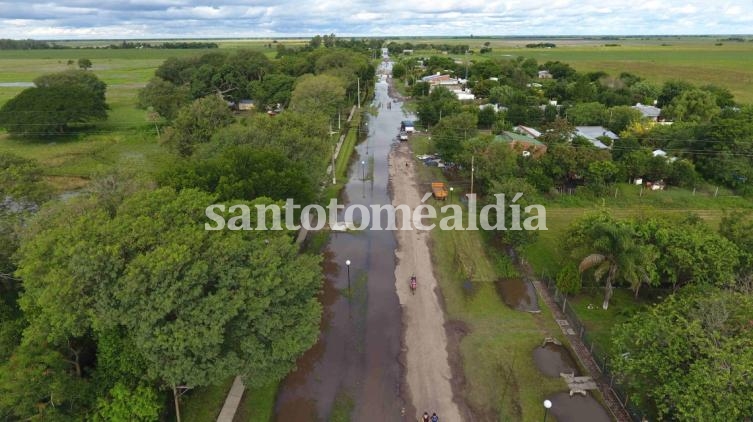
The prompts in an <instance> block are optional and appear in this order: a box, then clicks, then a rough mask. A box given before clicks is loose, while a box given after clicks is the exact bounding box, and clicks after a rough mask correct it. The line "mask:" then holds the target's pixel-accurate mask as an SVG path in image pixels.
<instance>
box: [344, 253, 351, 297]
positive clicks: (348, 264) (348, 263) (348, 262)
mask: <svg viewBox="0 0 753 422" xmlns="http://www.w3.org/2000/svg"><path fill="white" fill-rule="evenodd" d="M345 266H346V267H348V290H350V260H349V259H346V260H345Z"/></svg>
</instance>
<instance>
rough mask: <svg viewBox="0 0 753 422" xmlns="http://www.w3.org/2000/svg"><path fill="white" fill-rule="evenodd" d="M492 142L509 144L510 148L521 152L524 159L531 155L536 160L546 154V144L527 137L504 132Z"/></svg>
mask: <svg viewBox="0 0 753 422" xmlns="http://www.w3.org/2000/svg"><path fill="white" fill-rule="evenodd" d="M494 140H495V141H497V142H504V143H506V144H509V145H510V148H513V149H515V150H519V151H521V153H522V154H523V155H524V156H526V157H529V156H531V155H533V157H534V158H538V157H540V156H542V155H544V154H545V153H546V144H545V143H543V142H541V141H539V140H536V139H535V138H533V137H531V136H528V135H523V134H520V133H515V132H508V131H505V132H502V134H501V135H497V136H495V137H494Z"/></svg>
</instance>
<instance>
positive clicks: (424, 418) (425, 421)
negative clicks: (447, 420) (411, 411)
mask: <svg viewBox="0 0 753 422" xmlns="http://www.w3.org/2000/svg"><path fill="white" fill-rule="evenodd" d="M421 422H429V413H427V412H424V415H423V416H421Z"/></svg>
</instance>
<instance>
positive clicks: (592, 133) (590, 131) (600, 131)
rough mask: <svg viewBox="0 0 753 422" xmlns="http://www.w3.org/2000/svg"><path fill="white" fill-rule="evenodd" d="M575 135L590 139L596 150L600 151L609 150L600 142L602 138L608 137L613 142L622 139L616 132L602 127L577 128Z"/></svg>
mask: <svg viewBox="0 0 753 422" xmlns="http://www.w3.org/2000/svg"><path fill="white" fill-rule="evenodd" d="M575 134H576V135H578V136H582V137H584V138H586V139H588V140H589V141H590V142H591V143H592V144H593V145H594V146H595V147H596V148H599V149H607V148H609V147H608V146H607V145H605V144H604V143H603V142H601V141H600V140H599V138H600V137H603V136H606V137H607V138H609V139H611V140H612V141H616V140H618V139H620V137H619V136H617V135H615V134H614V132H612V131H610V130H608V129H607V128H605V127H602V126H576V127H575Z"/></svg>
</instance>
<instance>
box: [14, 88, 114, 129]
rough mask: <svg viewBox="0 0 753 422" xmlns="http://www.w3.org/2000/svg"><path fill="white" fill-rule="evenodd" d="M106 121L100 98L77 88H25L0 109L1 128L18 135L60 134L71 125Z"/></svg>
mask: <svg viewBox="0 0 753 422" xmlns="http://www.w3.org/2000/svg"><path fill="white" fill-rule="evenodd" d="M106 118H107V106H106V104H105V103H104V101H103V100H102V99H101V98H100V97H99V95H98V94H97V93H95V92H94V91H91V90H89V89H87V88H84V87H82V86H77V85H73V86H59V85H55V86H48V87H34V88H27V89H25V90H23V91H21V93H20V94H18V95H17V96H16V97H14V98H12V99H11V100H9V101H8V102H7V103H5V104H4V105H3V106H2V108H0V126H2V127H4V128H5V129H6V130H7V131H8V132H9V133H11V134H13V135H19V136H46V135H53V134H61V133H65V132H66V131H69V130H70V128H71V126H70V125H71V124H72V123H88V122H92V121H95V120H104V119H106Z"/></svg>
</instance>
